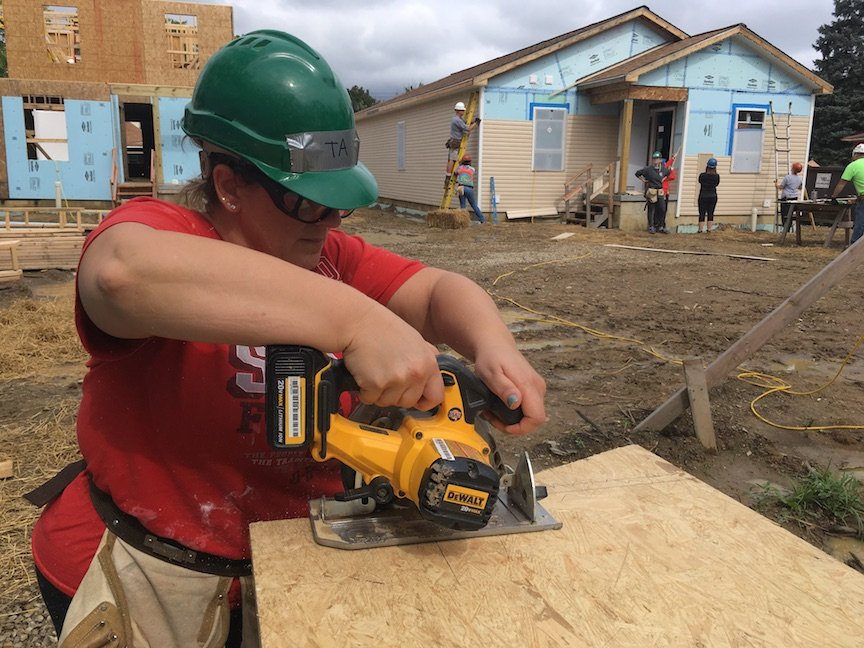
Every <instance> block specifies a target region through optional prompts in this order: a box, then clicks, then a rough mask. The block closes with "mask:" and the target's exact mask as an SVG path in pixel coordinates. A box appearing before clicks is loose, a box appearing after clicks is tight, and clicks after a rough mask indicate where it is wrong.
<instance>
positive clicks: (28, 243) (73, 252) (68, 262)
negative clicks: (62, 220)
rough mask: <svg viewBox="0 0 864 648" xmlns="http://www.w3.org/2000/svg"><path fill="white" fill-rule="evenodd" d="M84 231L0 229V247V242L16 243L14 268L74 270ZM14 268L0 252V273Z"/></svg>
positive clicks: (10, 261) (0, 244)
mask: <svg viewBox="0 0 864 648" xmlns="http://www.w3.org/2000/svg"><path fill="white" fill-rule="evenodd" d="M85 236H86V235H85V233H84V232H81V231H77V230H75V229H69V230H65V231H64V230H60V229H54V230H52V229H48V228H40V229H35V230H31V229H27V230H24V229H21V230H17V231H14V232H8V231H0V249H2V246H3V244H4V242H6V243H8V242H10V241H15V242H17V245H16V246H15V251H16V256H17V265H18V268H17V270H18V271H19V273H20V271H22V270H47V269H50V268H57V269H59V270H74V269H75V268H76V267H77V266H78V257H79V256H80V254H81V246H82V245H83V244H84V238H85ZM11 270H16V268H15V267H14V266H13V262H12V260H11V259H10V258H9V257H7V256H5V255H3V254H0V273H3V272H6V271H11Z"/></svg>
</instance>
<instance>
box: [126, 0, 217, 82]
mask: <svg viewBox="0 0 864 648" xmlns="http://www.w3.org/2000/svg"><path fill="white" fill-rule="evenodd" d="M141 9H142V20H143V25H144V31H143V33H142V45H143V54H144V66H145V69H146V70H147V74H146V75H145V76H146V79H147V80H146V81H145V82H144V83H153V84H160V85H169V86H194V85H195V80H196V79H197V78H198V74H199V73H200V72H201V67H203V65H204V62H205V61H207V59H209V58H210V57H211V56H213V54H214V53H215V52H216V51H217V50H218V49H220V48H221V47H222V46H223V45H225V44H226V43H228V42H229V41H230V40H231V39H232V38H234V25H233V23H232V15H233V14H232V10H231V7H227V6H219V5H200V4H192V3H185V2H163V1H158V2H156V1H152V0H150V1H147V0H145V1H144V2H142V4H141ZM165 14H177V15H181V16H195V18H196V20H197V23H198V48H199V58H200V61H201V63H200V67H199V68H190V69H178V68H172V67H171V61H170V56H169V54H168V50H169V47H170V42H169V37H168V32H167V31H166V29H165Z"/></svg>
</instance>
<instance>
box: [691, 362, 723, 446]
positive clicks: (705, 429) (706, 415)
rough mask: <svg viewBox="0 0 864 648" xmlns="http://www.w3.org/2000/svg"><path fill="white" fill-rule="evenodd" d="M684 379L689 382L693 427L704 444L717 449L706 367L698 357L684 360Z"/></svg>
mask: <svg viewBox="0 0 864 648" xmlns="http://www.w3.org/2000/svg"><path fill="white" fill-rule="evenodd" d="M684 379H685V381H686V382H687V396H688V398H689V400H690V411H691V412H692V413H693V427H694V428H695V430H696V437H697V438H698V439H699V441H700V443H702V446H703V447H705V448H708V449H710V450H716V449H717V437H716V436H715V435H714V422H713V421H712V420H711V403H710V402H709V400H708V384H707V383H706V382H705V367H704V366H703V365H702V361H701V360H699V359H698V358H688V359H687V360H685V361H684Z"/></svg>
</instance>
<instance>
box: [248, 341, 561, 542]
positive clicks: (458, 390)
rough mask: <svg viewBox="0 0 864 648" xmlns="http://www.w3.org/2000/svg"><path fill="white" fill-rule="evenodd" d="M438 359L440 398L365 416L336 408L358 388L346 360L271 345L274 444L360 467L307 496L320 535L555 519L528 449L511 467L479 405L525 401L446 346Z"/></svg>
mask: <svg viewBox="0 0 864 648" xmlns="http://www.w3.org/2000/svg"><path fill="white" fill-rule="evenodd" d="M438 366H439V369H440V371H441V377H442V380H443V382H444V400H443V402H442V403H441V404H440V405H439V406H438V407H436V408H435V409H433V410H432V411H430V412H420V411H417V410H406V409H398V408H390V409H391V410H396V412H395V414H393V415H388V416H386V417H381V416H377V417H374V418H372V420H370V421H368V422H363V421H357V420H352V419H350V418H347V417H344V416H342V415H340V414H339V413H338V410H339V402H340V398H339V397H340V394H342V393H343V392H345V391H356V390H357V385H356V383H355V382H354V379H353V377H352V376H351V374H350V373H349V372H348V370H347V369H346V368H345V365H344V364H343V363H342V361H341V360H336V359H333V358H331V357H329V356H327V355H325V354H323V353H321V352H320V351H317V350H315V349H312V348H309V347H302V346H288V345H271V346H268V347H267V354H266V364H265V374H266V375H265V382H266V386H267V387H266V392H265V410H266V423H267V434H268V439H269V442H270V445H271V446H272V447H274V448H277V449H282V450H286V451H291V450H293V451H297V450H302V451H306V452H310V453H311V455H312V457H313V458H314V459H315V460H317V461H327V460H330V459H336V460H338V461H340V462H341V463H342V464H343V465H344V466H347V467H348V468H350V469H351V470H352V471H353V472H354V473H356V475H357V476H358V478H359V479H358V480H357V482H355V483H354V484H352V485H351V487H348V488H346V490H345V492H343V493H340V494H338V495H336V496H335V497H332V498H321V499H320V500H312V501H311V502H310V519H311V521H312V530H313V534H314V535H315V539H316V541H317V542H319V543H320V544H325V545H329V546H336V547H339V548H345V549H358V548H367V547H373V546H387V545H395V544H409V543H418V542H431V541H437V540H442V539H452V538H459V537H466V536H471V535H500V534H505V533H520V532H526V531H540V530H544V529H549V528H560V526H561V524H560V523H558V522H556V521H555V520H554V519H553V518H552V517H551V516H550V515H549V514H548V513H547V512H546V511H545V510H543V508H542V507H541V506H540V505H539V504H538V503H537V500H538V499H540V498H542V497H543V496H545V494H546V493H545V489H544V488H542V487H539V488H538V487H537V486H536V485H535V483H534V475H533V471H532V469H531V463H530V460H529V459H528V455H527V454H524V455H523V456H522V458H521V459H520V461H519V464H518V465H517V468H516V470H515V471H512V470H510V469H509V468H507V467H506V466H504V464H503V463H502V461H501V457H500V456H499V454H498V452H497V451H496V449H495V443H494V439H493V438H492V435H491V433H490V432H489V429H490V426H489V424H488V423H487V422H486V421H485V419H483V418H482V417H481V416H480V414H481V412H484V411H489V412H491V413H492V414H494V415H495V416H496V417H498V418H499V419H500V420H501V421H503V422H504V423H507V424H512V423H517V422H518V421H519V420H521V418H522V412H521V410H519V409H516V410H510V409H509V408H507V406H506V405H505V404H504V403H503V402H502V401H501V400H500V399H499V398H498V397H497V396H495V395H494V394H493V393H492V392H491V391H490V390H489V388H488V387H486V385H485V384H484V383H483V382H482V381H481V380H480V379H479V378H477V376H476V375H475V374H474V373H473V372H472V371H471V370H470V369H469V368H468V367H467V366H466V365H465V364H464V363H462V362H460V361H459V360H457V359H455V358H452V357H450V356H446V355H439V356H438ZM384 419H386V421H385V420H384Z"/></svg>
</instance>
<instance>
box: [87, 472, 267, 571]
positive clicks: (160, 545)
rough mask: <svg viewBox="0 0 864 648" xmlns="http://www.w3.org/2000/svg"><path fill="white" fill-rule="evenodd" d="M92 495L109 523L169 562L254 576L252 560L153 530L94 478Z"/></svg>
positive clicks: (133, 543) (128, 540) (131, 542)
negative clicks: (208, 549)
mask: <svg viewBox="0 0 864 648" xmlns="http://www.w3.org/2000/svg"><path fill="white" fill-rule="evenodd" d="M90 499H91V500H93V508H95V509H96V513H98V514H99V517H100V518H102V521H103V522H104V523H105V526H106V527H108V528H109V529H111V532H112V533H113V534H114V535H116V536H117V537H118V538H120V539H121V540H123V542H125V543H126V544H128V545H130V546H131V547H134V548H135V549H137V550H138V551H142V552H144V553H146V554H149V555H151V556H153V557H154V558H158V559H160V560H164V561H165V562H169V563H172V564H174V565H178V566H180V567H185V568H186V569H191V570H192V571H196V572H201V573H204V574H213V575H214V576H231V577H240V576H251V574H252V561H251V560H248V559H240V560H235V559H232V558H223V557H222V556H215V555H213V554H209V553H205V552H203V551H196V550H194V549H190V548H189V547H184V546H183V545H181V544H180V543H178V542H175V541H174V540H170V539H168V538H162V537H160V536H157V535H155V534H153V533H150V532H149V531H148V530H147V529H146V528H145V527H144V525H142V524H141V523H140V522H139V521H138V519H137V518H135V517H133V516H131V515H129V514H127V513H124V512H123V511H121V510H120V509H119V508H117V505H116V504H115V503H114V500H112V499H111V497H110V496H109V495H108V493H106V492H104V491H102V490H100V489H99V488H97V487H96V485H95V484H94V483H93V480H92V479H91V480H90Z"/></svg>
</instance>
